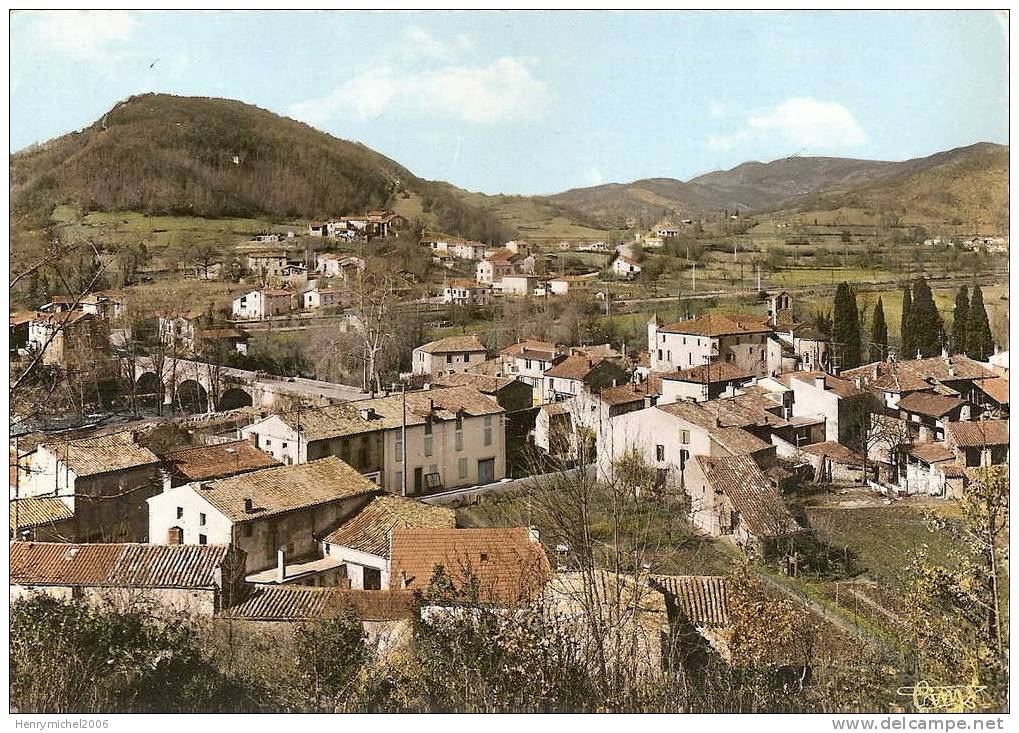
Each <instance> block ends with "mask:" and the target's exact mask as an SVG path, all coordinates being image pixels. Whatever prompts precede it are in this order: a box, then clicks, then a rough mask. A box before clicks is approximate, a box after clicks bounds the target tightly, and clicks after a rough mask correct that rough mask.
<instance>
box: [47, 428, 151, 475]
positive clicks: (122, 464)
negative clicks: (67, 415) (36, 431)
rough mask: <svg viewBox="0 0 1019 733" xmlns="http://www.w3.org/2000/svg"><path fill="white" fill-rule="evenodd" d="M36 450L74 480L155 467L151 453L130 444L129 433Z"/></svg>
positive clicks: (48, 445) (86, 439)
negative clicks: (45, 452) (58, 463)
mask: <svg viewBox="0 0 1019 733" xmlns="http://www.w3.org/2000/svg"><path fill="white" fill-rule="evenodd" d="M40 448H45V449H46V450H48V451H49V452H50V453H52V454H53V455H55V456H56V457H57V458H58V459H59V460H60V461H61V462H62V463H63V464H64V465H66V466H67V467H68V468H70V469H71V470H72V471H74V473H75V474H76V475H77V476H96V475H99V474H101V473H109V472H111V471H121V470H124V469H128V468H138V467H141V466H149V465H154V464H156V463H159V458H158V456H156V454H155V453H153V452H152V451H150V450H149V449H148V448H144V447H142V446H140V445H138V444H137V443H136V442H134V436H133V435H132V434H131V432H130V431H123V432H119V433H109V434H107V435H99V436H96V437H92V438H81V439H80V440H71V441H68V442H67V443H44V444H43V445H42V446H40Z"/></svg>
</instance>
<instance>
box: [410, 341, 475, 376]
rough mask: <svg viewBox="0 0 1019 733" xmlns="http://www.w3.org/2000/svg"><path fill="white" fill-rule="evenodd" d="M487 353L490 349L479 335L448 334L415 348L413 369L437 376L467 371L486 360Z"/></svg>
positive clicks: (416, 372) (413, 371)
mask: <svg viewBox="0 0 1019 733" xmlns="http://www.w3.org/2000/svg"><path fill="white" fill-rule="evenodd" d="M487 354H488V349H486V348H485V345H484V344H483V343H481V340H480V339H479V338H478V337H477V336H448V337H446V338H443V339H439V340H437V341H429V342H428V343H427V344H422V345H421V346H418V347H417V348H416V349H414V351H413V353H412V354H411V364H412V367H411V371H412V373H414V374H429V375H432V376H436V377H439V376H443V375H445V374H454V373H457V372H465V371H467V370H468V369H470V367H471V366H475V365H478V364H480V363H481V362H483V361H485V358H486V356H487Z"/></svg>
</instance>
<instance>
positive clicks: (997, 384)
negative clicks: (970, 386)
mask: <svg viewBox="0 0 1019 733" xmlns="http://www.w3.org/2000/svg"><path fill="white" fill-rule="evenodd" d="M976 386H977V387H978V388H979V389H980V391H981V392H983V393H984V394H986V395H987V396H988V397H990V398H991V399H992V400H994V401H995V402H997V403H998V404H999V405H1007V404H1008V380H1007V379H1005V378H1004V377H994V378H993V379H981V380H980V381H979V382H977V383H976Z"/></svg>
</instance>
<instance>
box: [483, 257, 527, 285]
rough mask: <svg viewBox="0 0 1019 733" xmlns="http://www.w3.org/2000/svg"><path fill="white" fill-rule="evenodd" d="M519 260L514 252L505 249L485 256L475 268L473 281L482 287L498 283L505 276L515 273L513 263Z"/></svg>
mask: <svg viewBox="0 0 1019 733" xmlns="http://www.w3.org/2000/svg"><path fill="white" fill-rule="evenodd" d="M518 259H520V256H519V255H517V254H516V253H515V252H511V251H509V250H507V249H500V250H496V251H495V252H491V253H489V254H487V255H485V259H483V260H481V261H480V262H479V263H478V265H477V267H476V268H475V279H476V280H477V281H478V282H479V283H481V284H483V285H493V284H495V283H497V282H500V281H501V280H502V279H503V278H504V277H505V276H506V275H512V274H513V273H514V272H516V265H515V264H514V262H515V261H516V260H518Z"/></svg>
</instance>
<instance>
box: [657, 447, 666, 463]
mask: <svg viewBox="0 0 1019 733" xmlns="http://www.w3.org/2000/svg"><path fill="white" fill-rule="evenodd" d="M655 460H656V461H664V460H665V446H664V445H656V446H655Z"/></svg>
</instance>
